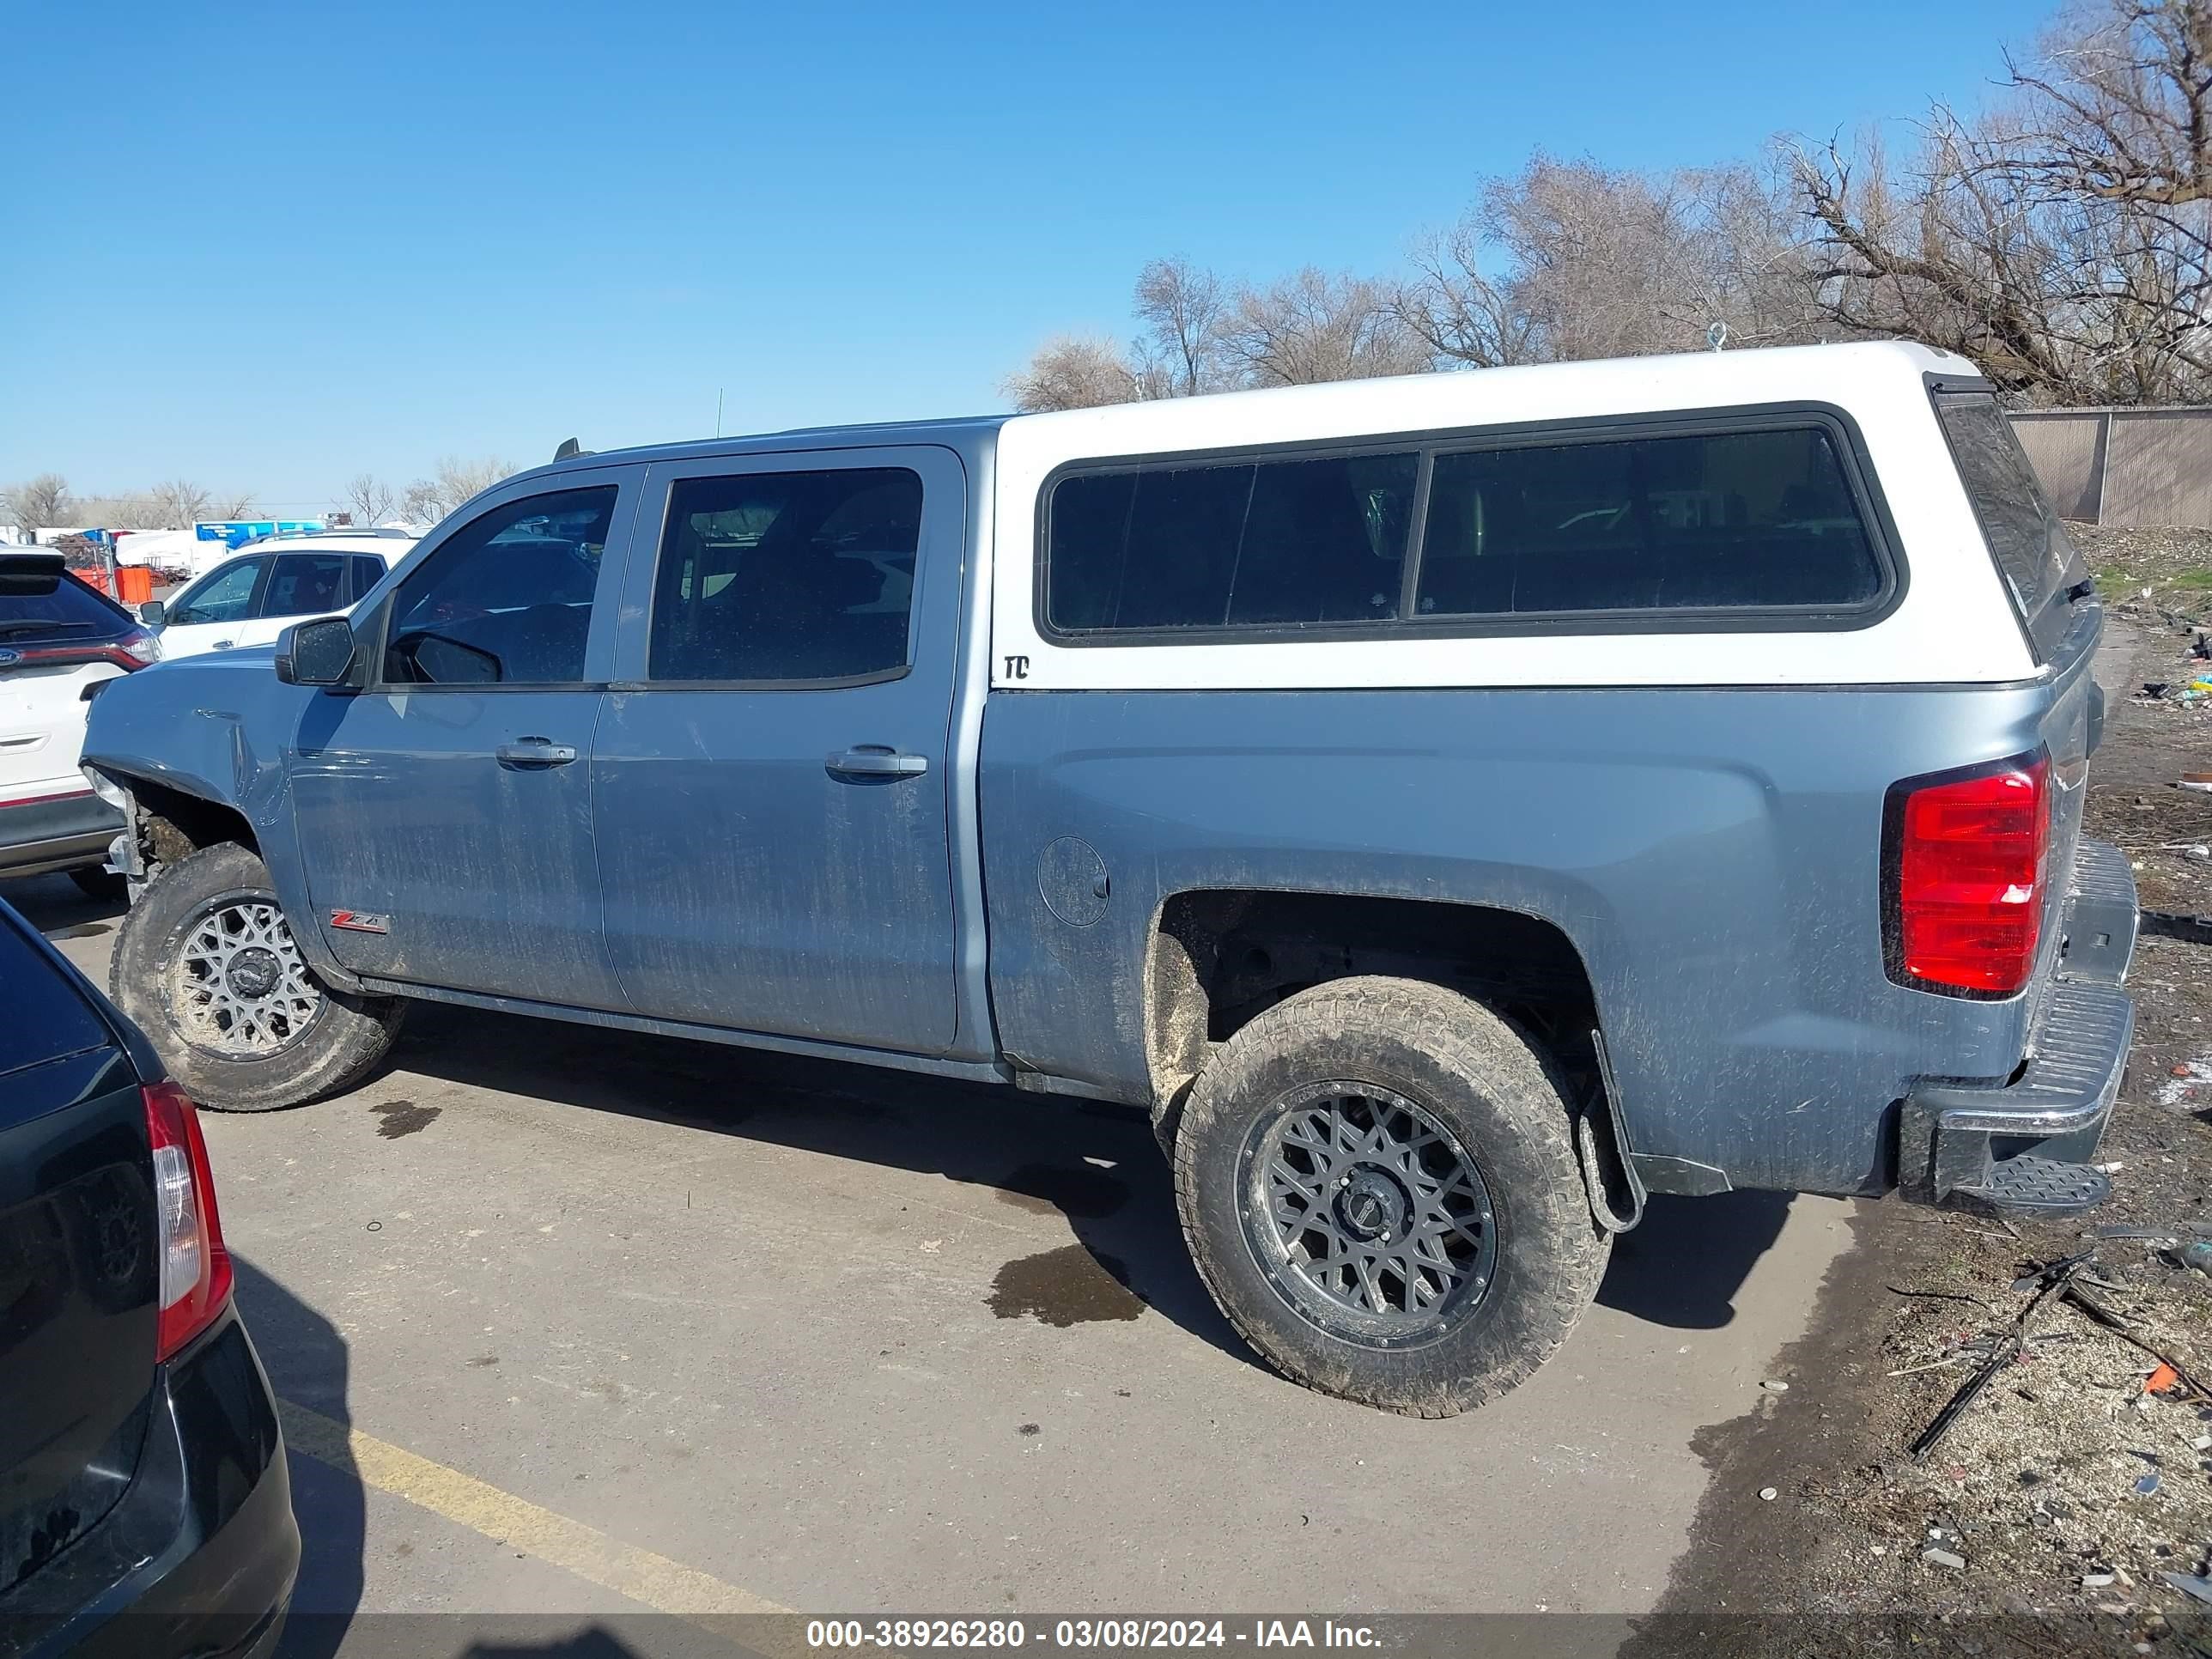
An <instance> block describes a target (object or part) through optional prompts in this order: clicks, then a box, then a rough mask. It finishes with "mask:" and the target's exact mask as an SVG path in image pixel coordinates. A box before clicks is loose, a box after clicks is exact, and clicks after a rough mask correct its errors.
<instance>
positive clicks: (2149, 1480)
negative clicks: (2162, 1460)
mask: <svg viewBox="0 0 2212 1659" xmlns="http://www.w3.org/2000/svg"><path fill="white" fill-rule="evenodd" d="M2157 1490H2158V1471H2157V1470H2156V1469H2153V1470H2152V1471H2151V1472H2150V1473H2149V1474H2147V1475H2145V1476H2143V1477H2142V1479H2141V1480H2138V1481H2136V1491H2137V1492H2141V1493H2142V1495H2143V1496H2144V1497H2146V1498H2148V1497H2149V1496H2150V1495H2151V1494H2152V1493H2153V1492H2156V1491H2157Z"/></svg>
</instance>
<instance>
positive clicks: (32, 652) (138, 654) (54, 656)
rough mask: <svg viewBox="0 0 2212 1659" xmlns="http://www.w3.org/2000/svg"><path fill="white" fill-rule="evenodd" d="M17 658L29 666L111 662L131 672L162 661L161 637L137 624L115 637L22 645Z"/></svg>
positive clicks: (19, 647)
mask: <svg viewBox="0 0 2212 1659" xmlns="http://www.w3.org/2000/svg"><path fill="white" fill-rule="evenodd" d="M15 661H16V662H17V663H20V664H22V665H26V666H37V665H62V664H67V663H80V662H109V663H113V664H114V665H116V666H117V667H118V668H120V669H122V670H124V671H125V672H128V671H130V670H131V669H134V668H143V667H145V666H146V665H148V664H149V663H157V662H159V661H161V641H160V640H158V639H156V638H155V636H154V635H152V634H150V633H149V632H147V631H146V629H143V628H134V629H131V631H130V632H129V633H127V634H118V635H116V636H115V637H114V638H113V639H112V640H94V641H89V642H88V643H84V644H74V643H73V644H69V645H25V646H18V647H16V648H15Z"/></svg>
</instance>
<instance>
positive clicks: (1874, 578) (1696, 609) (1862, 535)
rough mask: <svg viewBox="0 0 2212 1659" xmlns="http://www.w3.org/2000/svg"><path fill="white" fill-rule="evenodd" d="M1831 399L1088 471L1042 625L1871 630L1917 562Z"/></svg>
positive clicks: (1071, 474) (1057, 529)
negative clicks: (1910, 562) (1897, 546)
mask: <svg viewBox="0 0 2212 1659" xmlns="http://www.w3.org/2000/svg"><path fill="white" fill-rule="evenodd" d="M1333 450H1334V452H1335V453H1331V452H1332V451H1333ZM1861 453H1862V452H1861V450H1860V447H1859V444H1858V441H1857V434H1856V432H1855V431H1854V430H1853V429H1852V428H1851V427H1850V423H1849V421H1848V419H1847V417H1845V416H1844V415H1843V414H1842V413H1841V411H1839V410H1831V409H1828V408H1826V406H1825V405H1813V406H1798V405H1790V406H1777V407H1762V408H1757V409H1745V410H1713V411H1698V412H1694V413H1686V414H1683V415H1668V416H1651V417H1648V418H1632V419H1626V420H1613V421H1599V422H1558V423H1549V424H1547V425H1544V426H1541V427H1530V428H1509V429H1498V428H1492V429H1486V430H1481V431H1467V432H1453V433H1442V434H1434V435H1427V434H1424V435H1418V436H1414V437H1409V438H1401V439H1396V440H1392V439H1389V438H1373V439H1364V440H1347V441H1346V442H1345V443H1344V444H1343V445H1342V446H1340V447H1339V446H1332V445H1326V444H1315V445H1312V446H1310V447H1304V448H1302V449H1301V450H1299V451H1297V452H1296V453H1287V454H1285V453H1277V454H1269V455H1256V456H1249V455H1240V456H1228V455H1219V456H1202V455H1192V456H1188V457H1182V456H1162V457H1158V458H1147V459H1145V460H1143V461H1141V462H1126V461H1125V462H1110V461H1102V462H1097V463H1077V464H1075V465H1071V466H1067V467H1064V468H1062V469H1061V470H1060V471H1059V472H1058V473H1056V474H1055V475H1054V477H1051V478H1049V479H1048V480H1047V482H1046V484H1045V487H1044V491H1043V497H1044V499H1043V503H1042V513H1041V519H1042V522H1041V524H1040V526H1039V530H1040V538H1039V539H1040V549H1039V553H1040V562H1041V564H1042V569H1041V571H1040V577H1041V580H1040V582H1039V585H1038V586H1039V605H1038V611H1039V616H1038V621H1039V623H1040V625H1041V630H1042V632H1043V633H1045V634H1046V635H1048V636H1052V637H1056V638H1059V639H1060V640H1062V641H1065V642H1066V643H1070V644H1084V643H1096V644H1109V643H1113V644H1134V643H1142V642H1147V641H1150V642H1169V641H1181V640H1195V639H1200V638H1209V637H1210V638H1215V639H1255V638H1261V637H1267V636H1273V637H1277V638H1282V637H1286V636H1297V637H1308V638H1311V637H1342V638H1358V637H1361V636H1362V635H1367V634H1370V632H1388V631H1401V632H1407V633H1413V632H1417V631H1419V632H1434V631H1443V632H1461V633H1511V632H1516V631H1518V632H1527V631H1531V630H1533V629H1571V630H1574V631H1604V630H1607V629H1614V630H1618V629H1652V628H1679V629H1699V628H1702V629H1745V628H1753V629H1757V628H1765V629H1808V628H1857V627H1864V626H1866V625H1868V624H1869V623H1872V622H1874V621H1876V620H1878V619H1879V618H1880V617H1881V616H1883V615H1886V614H1887V611H1888V610H1889V608H1890V607H1891V606H1892V605H1893V604H1894V602H1895V600H1896V599H1897V597H1898V595H1899V592H1901V591H1902V580H1903V578H1902V573H1901V571H1900V570H1899V568H1898V567H1897V565H1896V563H1895V561H1894V559H1893V556H1892V554H1891V552H1890V547H1891V545H1892V543H1891V539H1890V538H1887V536H1886V535H1885V533H1884V532H1885V526H1886V520H1885V518H1884V515H1883V513H1881V508H1880V505H1879V501H1878V498H1877V497H1876V495H1875V493H1874V491H1873V489H1872V488H1871V486H1870V484H1869V482H1868V477H1869V475H1868V473H1867V471H1866V469H1865V467H1864V465H1863V462H1862V461H1861V460H1860V459H1858V458H1859V456H1860V454H1861Z"/></svg>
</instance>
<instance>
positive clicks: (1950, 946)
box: [1891, 755, 2051, 996]
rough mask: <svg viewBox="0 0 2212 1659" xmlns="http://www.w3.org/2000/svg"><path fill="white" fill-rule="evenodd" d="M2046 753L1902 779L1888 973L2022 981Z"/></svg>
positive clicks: (2046, 834)
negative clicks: (1944, 778) (1943, 776)
mask: <svg viewBox="0 0 2212 1659" xmlns="http://www.w3.org/2000/svg"><path fill="white" fill-rule="evenodd" d="M2050 781H2051V762H2050V759H2049V757H2047V756H2040V755H2039V756H2038V757H2036V758H2035V759H2034V760H2033V761H2032V762H2025V763H2016V764H2014V765H2009V766H2007V767H2005V768H2003V769H2001V770H1998V771H1995V772H1990V773H1985V774H1984V775H1981V776H1978V777H1970V778H1960V779H1956V780H1954V781H1949V782H1931V783H1925V784H1920V785H1917V786H1916V785H1913V784H1910V783H1907V784H1903V785H1900V786H1899V791H1898V793H1899V794H1900V795H1902V797H1903V811H1902V813H1901V815H1900V818H1899V830H1898V839H1897V846H1896V852H1895V857H1894V866H1893V867H1894V869H1895V872H1896V876H1895V889H1894V896H1893V928H1892V939H1891V945H1892V960H1891V969H1892V974H1893V977H1901V978H1903V979H1904V980H1905V981H1908V982H1912V983H1917V984H1921V985H1924V986H1929V987H1941V986H1948V987H1952V988H1954V989H1957V990H1961V991H1971V992H1978V993H1980V994H1984V995H1993V996H2009V995H2011V994H2013V993H2014V992H2015V991H2017V990H2019V989H2020V987H2021V986H2023V985H2025V984H2027V978H2028V975H2029V974H2030V973H2032V972H2033V970H2034V967H2035V947H2036V942H2037V940H2038V939H2039V937H2040V935H2041V933H2042V921H2043V897H2044V894H2043V860H2044V853H2045V848H2047V846H2048V845H2049V842H2050V838H2051V790H2050Z"/></svg>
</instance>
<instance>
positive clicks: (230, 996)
mask: <svg viewBox="0 0 2212 1659" xmlns="http://www.w3.org/2000/svg"><path fill="white" fill-rule="evenodd" d="M324 1004H325V998H324V995H323V992H322V988H321V987H319V986H318V985H317V984H316V983H315V981H314V980H313V978H312V977H311V976H310V975H309V974H308V972H307V964H306V963H303V962H302V961H301V959H300V947H299V946H298V945H296V944H295V943H294V942H293V939H292V930H291V928H290V927H289V926H288V925H287V924H286V922H285V921H284V913H283V911H282V910H280V909H278V908H276V905H275V904H274V903H272V902H270V901H268V900H265V899H251V898H249V899H232V900H228V901H225V902H218V903H216V904H214V905H211V906H210V907H209V908H207V909H206V910H205V911H204V912H203V913H202V914H201V915H197V916H196V917H194V918H193V919H192V921H191V922H190V923H189V924H187V926H186V927H185V936H184V940H183V943H182V945H180V946H179V950H178V951H177V955H176V957H175V960H174V963H173V966H172V969H171V973H170V985H169V1008H170V1016H171V1018H173V1020H174V1021H175V1023H176V1026H177V1030H178V1031H179V1034H180V1035H182V1036H183V1037H184V1038H185V1041H186V1042H191V1043H192V1044H194V1045H195V1046H196V1047H198V1048H205V1049H208V1050H210V1052H212V1053H214V1054H221V1055H223V1056H225V1057H227V1058H240V1059H259V1058H262V1057H264V1056H266V1055H270V1054H276V1053H279V1052H280V1051H282V1050H283V1049H286V1048H290V1047H291V1046H292V1045H293V1044H294V1043H295V1042H299V1041H300V1040H301V1038H302V1037H303V1036H306V1035H307V1030H308V1028H309V1027H310V1026H312V1025H313V1024H314V1023H315V1019H316V1017H317V1016H318V1015H319V1014H320V1013H321V1012H322V1011H323V1007H324Z"/></svg>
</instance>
